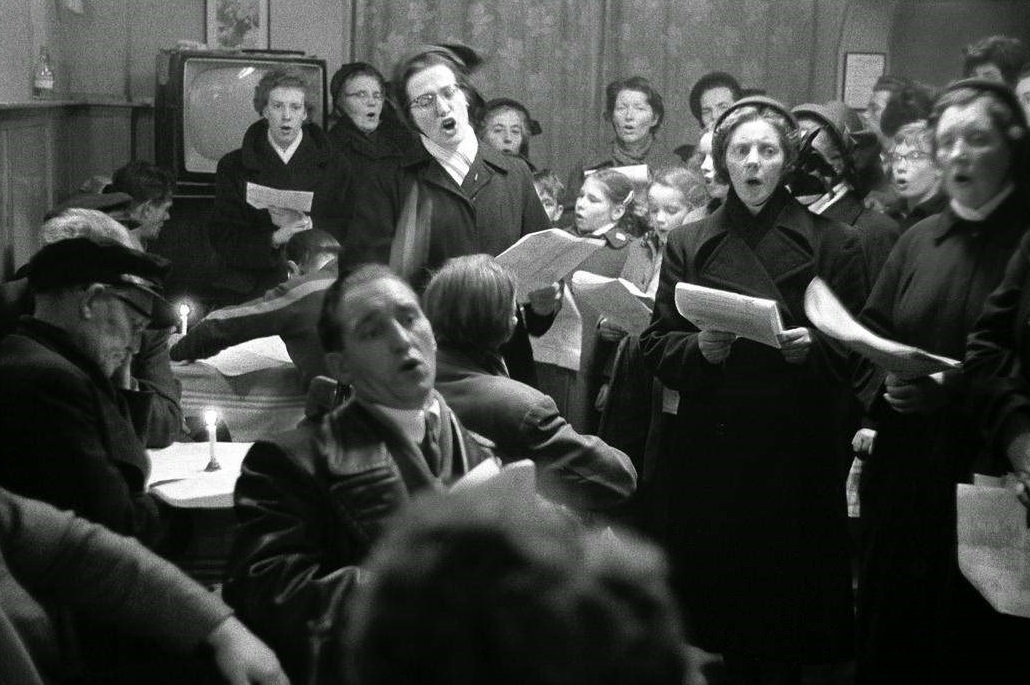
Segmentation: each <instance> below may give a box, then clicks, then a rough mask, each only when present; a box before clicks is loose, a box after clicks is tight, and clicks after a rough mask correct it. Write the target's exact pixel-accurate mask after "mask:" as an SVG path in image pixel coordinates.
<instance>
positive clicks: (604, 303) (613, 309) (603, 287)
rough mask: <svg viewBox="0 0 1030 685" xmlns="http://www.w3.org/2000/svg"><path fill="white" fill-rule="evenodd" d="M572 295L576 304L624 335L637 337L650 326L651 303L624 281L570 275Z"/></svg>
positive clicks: (594, 275) (578, 272)
mask: <svg viewBox="0 0 1030 685" xmlns="http://www.w3.org/2000/svg"><path fill="white" fill-rule="evenodd" d="M572 292H573V294H574V295H575V296H576V301H577V302H581V303H584V304H586V305H588V306H589V307H590V308H591V309H593V310H595V311H597V312H599V313H600V314H601V315H602V316H603V317H604V318H605V319H607V320H608V322H609V323H610V324H611V325H612V327H614V328H618V329H620V330H622V331H624V332H626V333H632V334H633V335H640V333H641V332H642V331H643V330H644V329H645V328H647V325H648V324H649V323H650V322H651V310H652V308H653V307H654V299H653V298H651V297H649V296H648V295H647V294H646V293H644V292H643V291H642V290H640V289H639V288H637V287H636V286H635V285H633V284H632V283H630V282H629V281H627V280H625V279H623V278H607V277H605V276H598V275H597V274H592V273H589V272H587V271H577V272H576V273H574V274H572ZM620 337H621V336H620Z"/></svg>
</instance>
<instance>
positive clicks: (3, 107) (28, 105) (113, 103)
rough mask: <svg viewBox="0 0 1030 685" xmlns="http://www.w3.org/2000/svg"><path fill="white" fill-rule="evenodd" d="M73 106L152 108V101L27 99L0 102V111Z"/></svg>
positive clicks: (96, 98) (97, 98)
mask: <svg viewBox="0 0 1030 685" xmlns="http://www.w3.org/2000/svg"><path fill="white" fill-rule="evenodd" d="M75 107H116V108H121V109H152V108H153V107H154V103H153V101H151V100H149V99H147V100H134V101H129V100H116V99H105V98H101V97H93V98H76V99H69V100H28V101H23V102H0V111H19V110H45V109H71V108H75Z"/></svg>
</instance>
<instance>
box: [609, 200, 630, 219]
mask: <svg viewBox="0 0 1030 685" xmlns="http://www.w3.org/2000/svg"><path fill="white" fill-rule="evenodd" d="M625 213H626V205H624V204H621V203H618V202H616V203H613V204H612V211H611V215H610V216H611V217H612V221H615V222H618V220H619V219H621V218H622V217H623V215H624V214H625Z"/></svg>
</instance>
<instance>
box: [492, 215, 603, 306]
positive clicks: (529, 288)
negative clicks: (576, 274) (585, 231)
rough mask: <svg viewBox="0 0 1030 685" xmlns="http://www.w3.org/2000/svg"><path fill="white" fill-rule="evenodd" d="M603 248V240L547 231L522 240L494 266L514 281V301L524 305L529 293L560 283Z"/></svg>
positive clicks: (499, 257) (531, 234)
mask: <svg viewBox="0 0 1030 685" xmlns="http://www.w3.org/2000/svg"><path fill="white" fill-rule="evenodd" d="M603 246H604V241H603V240H599V239H596V238H580V237H577V236H574V235H572V234H571V233H568V232H566V231H563V230H561V229H560V228H549V229H547V230H546V231H537V232H536V233H530V234H529V235H525V236H522V238H520V239H519V241H518V242H517V243H515V244H514V245H512V246H511V247H509V248H508V249H507V250H505V251H504V252H502V253H501V254H499V255H497V262H498V263H500V264H501V265H503V266H504V267H505V268H507V269H508V270H509V271H510V272H511V273H512V275H513V276H514V277H515V283H516V285H517V289H518V293H517V297H518V300H519V302H525V301H526V299H527V298H528V297H529V293H531V292H533V291H534V290H538V289H540V288H544V287H547V286H549V285H551V284H552V283H555V282H557V281H560V280H562V279H563V278H565V277H566V276H568V275H569V274H570V273H572V271H574V270H575V268H576V267H577V266H579V265H580V264H582V263H583V261H584V260H585V259H586V258H587V257H589V256H590V255H592V254H593V253H594V252H595V251H597V250H598V249H600V248H601V247H603Z"/></svg>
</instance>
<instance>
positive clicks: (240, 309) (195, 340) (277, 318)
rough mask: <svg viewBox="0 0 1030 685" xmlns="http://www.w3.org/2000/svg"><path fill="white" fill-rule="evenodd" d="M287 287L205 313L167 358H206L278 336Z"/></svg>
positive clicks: (285, 312)
mask: <svg viewBox="0 0 1030 685" xmlns="http://www.w3.org/2000/svg"><path fill="white" fill-rule="evenodd" d="M288 288H289V284H288V283H286V284H283V285H280V286H277V287H275V288H273V289H271V290H269V291H268V292H267V293H265V294H264V295H263V296H262V297H259V298H257V299H255V300H251V301H249V302H244V303H243V304H240V305H237V306H235V307H224V308H222V309H217V310H215V311H213V312H211V313H210V314H208V315H207V316H206V317H205V318H204V320H203V321H201V322H200V323H198V324H197V325H196V326H194V327H193V328H191V329H190V331H189V333H187V334H186V335H184V336H183V337H182V338H180V339H179V340H178V342H176V343H175V344H174V345H173V346H172V349H171V352H170V355H171V358H172V359H173V360H174V361H186V360H190V361H192V360H194V359H207V358H208V357H213V356H214V355H216V354H218V353H219V352H221V351H222V350H224V349H226V348H228V347H232V346H233V345H239V344H240V343H243V342H246V341H248V340H254V339H256V338H265V337H268V336H270V335H282V334H283V333H284V332H285V330H284V329H285V328H287V324H288V323H289V316H290V312H289V311H288V309H289V308H288V307H287V306H286V305H287V303H286V302H285V301H283V302H281V303H277V300H280V299H281V298H282V297H283V295H284V294H286V292H287V290H288Z"/></svg>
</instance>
